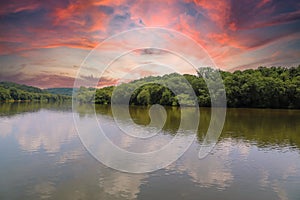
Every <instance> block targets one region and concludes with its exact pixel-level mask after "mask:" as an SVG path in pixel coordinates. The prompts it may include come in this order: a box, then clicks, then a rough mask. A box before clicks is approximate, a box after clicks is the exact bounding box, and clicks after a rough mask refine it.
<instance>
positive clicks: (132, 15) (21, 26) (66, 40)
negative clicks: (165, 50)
mask: <svg viewBox="0 0 300 200" xmlns="http://www.w3.org/2000/svg"><path fill="white" fill-rule="evenodd" d="M299 8H300V3H299V2H298V1H296V0H285V1H281V0H222V1H220V0H210V1H208V0H183V1H179V0H158V1H155V2H152V1H148V0H117V1H116V0H114V1H113V0H87V1H83V0H70V1H69V0H62V1H39V0H29V1H26V2H24V1H18V0H12V1H6V2H5V1H2V2H0V19H1V31H0V59H1V68H2V69H1V70H0V73H1V74H0V79H1V80H11V81H17V82H22V83H26V84H30V85H35V86H39V87H54V86H55V87H57V86H61V87H66V86H72V85H73V84H72V81H73V80H74V77H75V73H74V68H73V66H74V65H76V66H80V65H81V62H80V61H82V60H83V59H84V58H85V56H86V55H87V54H88V53H89V51H90V50H91V49H93V48H94V47H96V46H97V44H99V42H101V41H103V40H105V39H106V38H108V37H110V36H112V35H114V34H117V33H120V32H122V31H126V30H130V29H133V28H138V27H151V26H158V27H165V28H169V29H174V30H177V31H180V32H182V33H184V34H186V35H188V36H189V37H191V38H192V39H194V40H195V41H196V42H198V43H199V44H200V45H202V46H203V47H204V48H205V49H206V51H207V52H208V53H209V54H210V55H211V56H212V58H213V59H214V61H215V62H216V64H217V65H218V67H220V68H222V69H225V70H226V69H227V70H229V69H233V68H242V69H243V68H252V67H257V66H258V65H266V66H270V65H284V66H288V65H298V64H299V63H300V60H299V56H298V55H299V53H300V52H299V46H300V44H299V43H300V34H299V31H300V11H299V10H300V9H299ZM271 47H276V48H277V49H272V48H271ZM61 48H65V49H66V50H65V51H64V52H63V53H61ZM283 49H284V51H283ZM54 51H57V52H60V53H59V55H57V54H55V53H54ZM79 51H80V52H81V53H80V55H79V53H78V52H79ZM113 51H114V47H113V46H112V47H111V48H110V49H108V52H112V53H113ZM31 52H37V53H35V56H34V57H33V56H28V55H32V53H31ZM286 52H289V54H288V55H287V53H286ZM144 53H146V54H149V53H150V54H152V52H144ZM46 55H49V56H51V58H52V61H51V62H47V63H45V62H44V61H43V60H42V59H40V60H39V58H40V57H41V58H44V57H45V56H46ZM141 55H143V54H141ZM153 56H157V55H156V53H154V54H153ZM284 56H286V58H284ZM12 57H13V58H14V59H11V58H12ZM66 57H68V59H66ZM72 57H73V58H74V59H72ZM25 58H26V59H25ZM8 60H9V61H8ZM33 60H34V62H39V63H40V65H38V66H37V65H34V66H32V67H31V70H32V72H33V73H32V74H35V77H33V76H29V75H30V73H29V72H28V71H27V73H23V71H18V70H16V69H17V68H16V66H19V65H21V64H26V65H29V64H30V63H31V62H32V61H33ZM51 65H52V66H55V67H56V68H59V69H58V71H59V73H58V72H53V71H51V73H46V74H45V73H44V72H43V71H45V69H44V68H45V67H46V68H47V70H48V68H49V66H51ZM67 66H69V69H68V67H67ZM124 67H125V69H128V67H126V66H124ZM62 71H64V72H65V73H67V74H69V75H68V76H63V75H61V74H60V73H61V72H62ZM70 71H72V72H70ZM20 73H23V74H22V75H20ZM28 74H29V75H28ZM12 77H13V78H12ZM48 79H49V80H54V81H47V80H48ZM107 79H108V81H104V82H105V83H107V84H113V83H115V82H116V80H115V77H107ZM109 79H111V80H112V81H111V80H109ZM60 84H61V85H60Z"/></svg>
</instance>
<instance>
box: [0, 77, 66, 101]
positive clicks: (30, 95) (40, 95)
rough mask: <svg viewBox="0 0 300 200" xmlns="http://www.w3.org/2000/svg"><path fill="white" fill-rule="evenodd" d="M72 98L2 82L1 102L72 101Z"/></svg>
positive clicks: (0, 83) (0, 85)
mask: <svg viewBox="0 0 300 200" xmlns="http://www.w3.org/2000/svg"><path fill="white" fill-rule="evenodd" d="M70 100H71V97H70V96H66V95H57V94H51V93H48V92H46V91H44V90H42V89H40V88H36V87H32V86H27V85H21V84H17V83H12V82H0V102H9V101H10V102H13V101H43V102H55V101H70Z"/></svg>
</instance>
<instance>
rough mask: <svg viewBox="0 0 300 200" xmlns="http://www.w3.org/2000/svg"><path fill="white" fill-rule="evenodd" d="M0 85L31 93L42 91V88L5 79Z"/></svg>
mask: <svg viewBox="0 0 300 200" xmlns="http://www.w3.org/2000/svg"><path fill="white" fill-rule="evenodd" d="M0 87H3V88H6V89H9V88H16V89H19V90H23V91H26V92H33V93H44V92H43V90H42V89H40V88H37V87H33V86H28V85H23V84H18V83H13V82H6V81H3V82H0Z"/></svg>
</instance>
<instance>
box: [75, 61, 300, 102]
mask: <svg viewBox="0 0 300 200" xmlns="http://www.w3.org/2000/svg"><path fill="white" fill-rule="evenodd" d="M217 73H218V74H220V75H221V78H222V80H223V84H224V86H225V92H226V98H227V106H228V107H248V108H300V65H299V66H298V67H290V68H285V67H270V68H267V67H259V68H257V69H247V70H244V71H239V70H238V71H234V72H226V71H221V70H213V69H211V68H200V69H199V71H198V74H197V75H190V74H184V75H180V74H176V73H173V74H168V75H164V76H157V77H154V76H149V77H145V78H142V79H139V80H135V81H132V82H130V83H123V84H121V85H118V86H109V87H104V88H100V89H94V88H85V87H81V88H79V89H78V91H77V93H76V100H77V101H79V102H81V103H96V104H111V103H119V104H122V103H129V104H130V105H152V104H161V105H168V106H178V105H179V103H180V105H193V103H194V101H195V98H194V96H193V95H192V94H191V92H190V87H192V89H193V92H194V94H195V95H196V103H197V104H198V105H199V106H203V107H209V106H210V105H211V94H210V93H209V90H208V88H207V84H206V82H205V79H204V78H203V76H206V75H209V76H214V74H217ZM212 80H213V79H210V81H212ZM170 88H171V89H170ZM112 94H113V95H112ZM213 95H214V96H213V97H212V98H216V99H217V98H218V95H219V93H218V91H214V92H213Z"/></svg>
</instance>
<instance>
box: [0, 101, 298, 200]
mask: <svg viewBox="0 0 300 200" xmlns="http://www.w3.org/2000/svg"><path fill="white" fill-rule="evenodd" d="M166 111H167V114H168V118H167V121H166V124H165V126H164V127H163V131H162V132H161V133H160V134H158V135H156V136H155V137H153V138H151V139H150V141H149V144H146V143H145V144H144V143H142V144H141V143H139V142H135V141H132V140H131V139H130V138H128V137H129V136H128V137H124V136H121V134H120V131H118V130H117V129H113V128H110V127H112V126H113V125H114V120H113V118H112V113H111V110H110V108H109V107H108V106H97V107H96V113H97V114H96V117H97V118H98V120H99V122H100V123H101V124H103V126H104V127H107V128H108V130H110V131H108V132H107V134H108V137H109V138H110V139H111V140H112V141H113V142H114V143H116V144H117V145H119V146H121V147H122V148H125V149H131V150H136V151H141V152H142V151H144V150H148V151H149V150H155V149H157V148H160V146H162V145H164V144H165V143H166V142H167V141H169V140H170V139H172V137H174V135H175V134H176V130H177V129H178V126H179V121H180V110H179V109H178V108H167V109H166ZM130 113H131V116H132V118H133V120H134V121H135V122H136V123H137V124H140V125H142V126H143V125H147V124H148V123H149V122H150V118H149V116H148V110H147V108H143V107H131V108H130ZM200 115H201V122H200V126H199V131H198V137H197V140H195V141H194V143H193V144H192V146H191V147H190V148H189V150H188V151H187V152H186V153H185V154H184V155H183V156H182V157H181V158H180V159H179V160H178V161H176V162H175V163H173V164H172V165H170V166H168V167H167V168H165V169H162V170H159V171H156V172H152V173H147V174H128V173H121V172H118V171H115V170H113V169H110V168H108V167H105V166H104V165H102V164H100V163H99V162H98V161H96V160H95V159H94V158H93V157H92V156H91V155H90V154H89V153H88V152H87V151H86V149H85V148H84V146H83V145H82V143H81V142H80V140H79V137H78V135H77V133H76V131H75V128H74V121H73V112H72V109H71V105H66V104H44V105H42V104H26V103H23V104H0V199H1V200H2V199H3V200H6V199H7V200H14V199H25V200H26V199H30V200H34V199H63V200H65V199H72V200H76V199H101V200H106V199H113V200H118V199H149V200H153V199H175V200H176V199H245V200H246V199H249V200H250V199H251V200H252V199H280V200H284V199H292V200H300V110H260V109H228V110H227V117H226V122H225V126H224V129H223V132H222V135H221V137H220V138H219V142H218V144H217V145H216V147H215V148H214V150H213V151H212V152H211V153H210V154H209V156H207V157H206V158H205V159H203V160H199V159H198V152H199V149H200V147H201V141H202V138H203V137H204V135H205V133H206V130H207V126H208V124H209V120H210V111H209V109H207V108H203V109H201V113H200ZM75 117H77V118H79V120H80V122H81V124H83V126H86V127H87V129H88V128H89V122H90V120H91V119H92V118H94V117H95V115H94V111H93V108H92V107H91V106H89V105H82V106H78V108H77V109H76V111H75ZM122 120H123V121H122V122H123V123H124V124H125V125H126V122H127V121H126V120H127V119H122ZM191 120H192V119H191ZM145 147H147V148H146V149H145Z"/></svg>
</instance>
